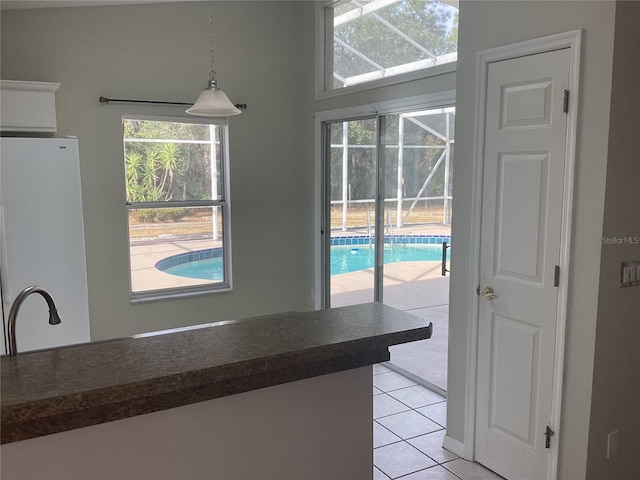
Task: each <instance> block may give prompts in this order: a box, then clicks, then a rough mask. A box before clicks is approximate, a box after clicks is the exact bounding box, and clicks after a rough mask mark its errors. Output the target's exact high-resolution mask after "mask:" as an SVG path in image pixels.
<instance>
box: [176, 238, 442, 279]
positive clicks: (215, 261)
mask: <svg viewBox="0 0 640 480" xmlns="http://www.w3.org/2000/svg"><path fill="white" fill-rule="evenodd" d="M448 253H449V252H447V254H448ZM447 258H448V255H447ZM441 259H442V246H441V245H426V244H425V245H420V244H416V245H413V244H412V245H407V244H405V245H402V244H398V245H385V246H384V263H395V262H421V261H427V260H435V261H440V260H441ZM374 261H375V256H374V249H373V248H371V247H369V246H368V245H358V246H353V245H345V246H343V245H340V246H332V247H331V275H340V274H342V273H350V272H357V271H358V270H366V269H367V268H373V264H374ZM163 271H164V272H165V273H169V274H171V275H178V276H180V277H188V278H199V279H205V280H217V281H222V279H223V272H224V269H223V263H222V258H209V259H206V260H196V261H193V262H187V263H182V264H180V265H175V266H173V267H169V268H167V269H166V270H163Z"/></svg>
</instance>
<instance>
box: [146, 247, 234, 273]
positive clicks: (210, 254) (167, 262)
mask: <svg viewBox="0 0 640 480" xmlns="http://www.w3.org/2000/svg"><path fill="white" fill-rule="evenodd" d="M223 255H224V253H223V249H222V247H216V248H207V249H205V250H196V251H194V252H188V253H179V254H178V255H172V256H170V257H167V258H163V259H162V260H159V261H158V262H156V265H155V267H156V268H157V269H158V270H161V271H163V272H164V271H165V270H167V269H169V268H171V267H175V266H176V265H182V264H183V263H190V262H197V261H198V260H209V259H211V258H220V257H222V256H223Z"/></svg>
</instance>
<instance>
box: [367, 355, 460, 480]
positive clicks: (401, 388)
mask: <svg viewBox="0 0 640 480" xmlns="http://www.w3.org/2000/svg"><path fill="white" fill-rule="evenodd" d="M385 368H386V367H385ZM388 370H389V371H383V372H378V373H374V375H373V376H379V375H384V374H386V373H398V372H394V371H393V370H391V369H388ZM416 386H420V385H419V384H415V385H407V386H405V387H400V388H396V389H393V390H389V391H385V390H382V389H381V388H379V387H376V388H377V389H378V390H380V391H381V393H379V394H376V395H373V396H374V397H375V396H379V395H388V396H389V397H390V398H392V399H393V400H395V401H397V402H399V403H400V404H402V405H404V406H405V407H407V408H408V410H404V411H402V412H396V413H391V414H389V415H383V416H381V417H378V418H374V419H373V422H375V423H376V424H377V425H378V426H380V427H382V428H384V429H385V430H386V431H388V432H390V433H391V434H393V435H395V436H396V437H398V438H399V440H398V441H394V442H391V443H388V444H385V445H381V446H379V447H376V448H374V450H377V449H379V448H383V447H386V446H389V445H395V444H401V443H405V444H407V445H408V446H410V447H411V448H414V449H415V450H417V451H418V452H420V453H421V454H422V455H424V456H426V457H427V458H428V459H429V460H431V461H432V462H434V463H435V465H432V466H431V467H427V468H423V469H420V470H416V471H415V472H409V473H407V474H403V475H401V476H399V477H394V478H393V480H401V479H402V478H403V477H407V476H409V475H412V474H415V473H419V472H422V471H425V470H429V469H430V468H433V467H436V466H440V467H442V468H444V469H445V470H446V471H447V472H449V473H450V474H451V475H453V476H454V477H456V478H461V477H459V476H458V475H456V474H455V473H453V472H452V471H451V470H449V469H447V468H446V467H445V466H444V464H446V463H449V462H452V461H455V460H457V459H459V458H460V457H458V456H457V455H455V458H452V459H449V460H446V461H444V462H440V461H438V460H436V459H435V458H432V457H431V456H430V455H429V454H427V453H424V452H423V451H422V450H420V449H419V448H417V447H415V446H414V445H412V444H411V443H409V440H412V439H414V438H418V437H421V436H424V435H429V434H432V433H436V432H441V431H442V430H446V427H445V426H443V425H441V424H440V423H439V422H436V421H435V420H433V419H432V418H429V417H428V416H427V415H425V414H423V413H421V412H419V411H418V410H417V408H423V407H428V406H431V405H437V404H440V403H446V401H447V399H446V398H444V399H443V400H441V401H438V402H433V403H428V404H426V405H422V406H420V407H416V408H413V407H411V406H410V405H407V404H406V403H405V402H403V401H402V400H399V399H397V398H395V397H394V396H393V395H390V393H391V392H396V391H399V390H406V389H409V388H413V387H416ZM425 388H426V387H425ZM434 393H436V394H438V395H440V394H439V393H438V392H434ZM440 396H442V395H440ZM408 411H414V412H415V413H417V414H418V415H420V416H421V417H424V418H426V419H427V420H429V421H431V422H433V423H435V424H436V425H438V426H439V427H440V428H439V429H438V430H434V431H433V432H428V433H425V434H420V435H416V436H413V437H410V438H402V437H400V436H399V435H398V434H396V433H395V432H394V431H392V430H390V429H389V428H387V427H386V426H385V425H383V424H381V423H380V422H378V420H379V419H381V418H388V417H390V416H393V415H397V414H399V413H405V412H408ZM374 466H375V467H376V468H377V469H378V470H380V472H382V473H383V474H384V475H385V476H387V477H388V478H391V477H389V475H387V473H386V472H385V471H384V470H383V469H382V468H380V467H379V466H377V465H375V463H374Z"/></svg>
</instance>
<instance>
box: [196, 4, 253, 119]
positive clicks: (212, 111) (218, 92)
mask: <svg viewBox="0 0 640 480" xmlns="http://www.w3.org/2000/svg"><path fill="white" fill-rule="evenodd" d="M209 35H210V46H211V71H210V72H209V82H208V84H207V88H205V89H204V91H203V92H202V93H201V94H200V96H199V97H198V99H197V100H196V103H194V104H193V106H191V107H190V108H188V109H187V110H186V112H187V113H188V114H190V115H199V116H201V117H231V116H233V115H238V114H240V113H242V110H240V109H239V108H237V107H236V106H235V105H234V104H233V103H232V102H231V100H229V97H227V95H226V94H225V93H224V92H223V91H222V89H221V88H220V85H218V80H217V78H216V77H217V74H216V70H215V68H214V62H213V0H211V1H210V2H209Z"/></svg>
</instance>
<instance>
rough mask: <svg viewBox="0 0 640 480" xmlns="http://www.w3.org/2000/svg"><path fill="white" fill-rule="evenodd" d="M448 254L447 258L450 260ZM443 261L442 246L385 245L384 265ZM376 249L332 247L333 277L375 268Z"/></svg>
mask: <svg viewBox="0 0 640 480" xmlns="http://www.w3.org/2000/svg"><path fill="white" fill-rule="evenodd" d="M448 253H449V252H447V258H448ZM428 260H434V261H440V260H442V246H441V245H406V244H404V245H385V246H384V263H385V264H386V263H395V262H423V261H428ZM374 263H375V253H374V249H373V248H370V247H369V246H368V245H359V246H355V247H354V246H350V245H347V246H333V247H331V275H340V274H342V273H350V272H357V271H358V270H365V269H367V268H373V265H374Z"/></svg>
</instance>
